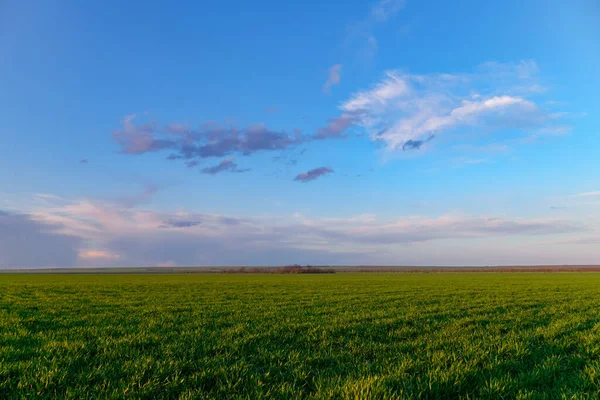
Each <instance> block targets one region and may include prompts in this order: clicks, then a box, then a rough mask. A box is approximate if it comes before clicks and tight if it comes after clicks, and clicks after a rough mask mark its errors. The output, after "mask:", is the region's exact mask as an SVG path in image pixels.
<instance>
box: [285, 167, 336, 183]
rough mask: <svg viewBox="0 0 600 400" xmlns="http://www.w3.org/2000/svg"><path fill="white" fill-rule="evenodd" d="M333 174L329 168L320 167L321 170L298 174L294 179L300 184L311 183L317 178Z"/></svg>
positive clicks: (316, 169)
mask: <svg viewBox="0 0 600 400" xmlns="http://www.w3.org/2000/svg"><path fill="white" fill-rule="evenodd" d="M331 173H333V170H332V169H331V168H327V167H319V168H314V169H311V170H310V171H307V172H304V173H301V174H298V175H297V176H296V178H294V180H295V181H298V182H303V183H306V182H310V181H314V180H315V179H317V178H320V177H321V176H324V175H327V174H331Z"/></svg>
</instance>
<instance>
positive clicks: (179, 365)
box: [0, 273, 600, 399]
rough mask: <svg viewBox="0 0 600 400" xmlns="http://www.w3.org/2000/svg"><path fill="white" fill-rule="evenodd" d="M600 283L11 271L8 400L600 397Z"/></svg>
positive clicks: (579, 277) (4, 371)
mask: <svg viewBox="0 0 600 400" xmlns="http://www.w3.org/2000/svg"><path fill="white" fill-rule="evenodd" d="M599 388H600V274H595V273H552V274H543V273H531V274H528V273H504V274H502V273H448V274H445V273H435V274H335V275H283V276H282V275H276V276H274V275H12V274H8V275H0V398H2V399H4V398H7V399H12V398H50V397H60V398H88V399H89V398H114V399H120V398H181V399H191V398H198V399H228V398H235V399H260V398H281V399H295V398H317V399H370V398H373V399H391V398H398V399H411V398H424V399H441V398H443V399H448V398H461V399H475V398H484V399H494V398H498V399H500V398H502V399H513V398H517V399H560V398H565V399H584V398H599V397H600V389H599Z"/></svg>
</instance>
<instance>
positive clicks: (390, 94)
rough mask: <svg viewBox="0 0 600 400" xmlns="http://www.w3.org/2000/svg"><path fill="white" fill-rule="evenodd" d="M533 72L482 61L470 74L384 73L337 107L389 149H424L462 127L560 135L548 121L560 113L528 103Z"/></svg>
mask: <svg viewBox="0 0 600 400" xmlns="http://www.w3.org/2000/svg"><path fill="white" fill-rule="evenodd" d="M537 71H538V69H537V65H536V64H535V62H533V61H523V62H521V63H518V64H499V63H486V64H484V65H482V66H480V67H479V68H477V69H476V71H475V72H474V73H470V74H447V73H441V74H429V75H414V74H408V73H403V72H401V71H388V72H386V75H385V78H384V79H383V80H382V81H381V82H378V83H376V84H375V85H373V87H372V88H371V89H368V90H363V91H359V92H357V93H354V94H353V95H352V96H350V98H349V99H348V100H346V101H344V102H343V103H342V104H341V105H340V107H339V108H340V109H341V110H342V111H343V112H345V113H349V114H354V115H357V116H358V117H359V118H360V123H359V125H362V126H363V127H364V128H365V129H366V131H367V133H368V134H369V135H370V136H371V138H372V139H373V140H376V141H382V142H384V143H385V144H386V148H387V149H388V150H403V149H404V150H406V149H407V148H409V149H419V148H422V147H423V148H424V147H425V146H422V145H425V144H426V143H428V142H429V141H430V140H431V139H432V138H433V137H434V136H437V135H440V134H447V133H450V132H452V131H455V130H457V129H459V128H465V127H474V128H478V129H485V130H499V131H508V130H534V129H535V130H539V131H540V132H544V131H546V132H547V133H550V132H565V131H566V127H564V126H556V125H555V124H554V122H553V121H554V120H556V119H557V118H560V114H558V113H553V114H550V113H548V112H546V111H545V110H544V109H543V108H540V107H539V106H538V105H537V104H536V102H535V101H534V100H533V99H532V97H533V96H534V95H535V94H536V93H538V92H539V88H538V87H537V86H539V83H537V81H536V77H535V75H536V73H537ZM407 145H408V146H407Z"/></svg>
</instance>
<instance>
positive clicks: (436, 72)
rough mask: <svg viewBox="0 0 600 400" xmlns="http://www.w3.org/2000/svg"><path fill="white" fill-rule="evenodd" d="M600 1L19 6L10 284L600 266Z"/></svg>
mask: <svg viewBox="0 0 600 400" xmlns="http://www.w3.org/2000/svg"><path fill="white" fill-rule="evenodd" d="M598 71H600V3H598V1H596V0H573V1H570V2H564V1H559V0H544V1H542V0H531V1H527V2H523V1H516V0H506V1H485V2H482V1H476V0H461V1H456V2H442V1H433V0H421V1H416V0H373V1H367V0H364V1H362V0H361V1H358V0H350V1H347V2H344V3H343V4H342V3H340V2H308V3H306V2H295V3H294V2H292V3H290V2H278V1H273V0H257V1H254V2H245V1H230V2H195V1H189V2H183V1H182V2H176V4H174V3H173V2H166V1H129V2H121V1H110V0H109V1H102V2H81V1H69V0H64V1H60V2H56V1H50V0H36V1H33V0H18V1H17V0H0V268H34V267H71V266H81V267H83V266H159V265H160V266H170V265H178V266H188V265H189V266H202V265H282V264H313V265H329V264H335V265H414V266H420V265H527V264H598V263H600V157H598V155H599V154H600V152H599V151H598V150H599V149H600V114H599V113H598V111H599V110H600V100H599V98H598V92H600V74H598Z"/></svg>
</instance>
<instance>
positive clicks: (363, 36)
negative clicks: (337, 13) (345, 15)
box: [346, 0, 406, 61]
mask: <svg viewBox="0 0 600 400" xmlns="http://www.w3.org/2000/svg"><path fill="white" fill-rule="evenodd" d="M405 3H406V1H405V0H379V1H377V2H376V3H375V4H373V5H372V6H371V9H370V10H369V13H368V15H367V16H366V17H365V18H363V19H362V20H359V21H358V22H356V23H354V24H352V25H350V26H349V28H348V36H347V39H346V42H347V43H348V44H350V45H351V46H352V47H354V48H355V49H356V51H357V54H358V55H359V57H360V58H361V59H363V60H364V61H370V60H371V59H373V57H375V55H376V53H377V49H378V43H377V38H376V36H375V31H376V28H377V27H378V26H380V25H383V24H385V23H386V22H387V21H389V20H391V19H392V18H393V17H395V16H396V15H397V14H398V12H399V11H400V10H401V9H402V8H403V7H404V5H405Z"/></svg>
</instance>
